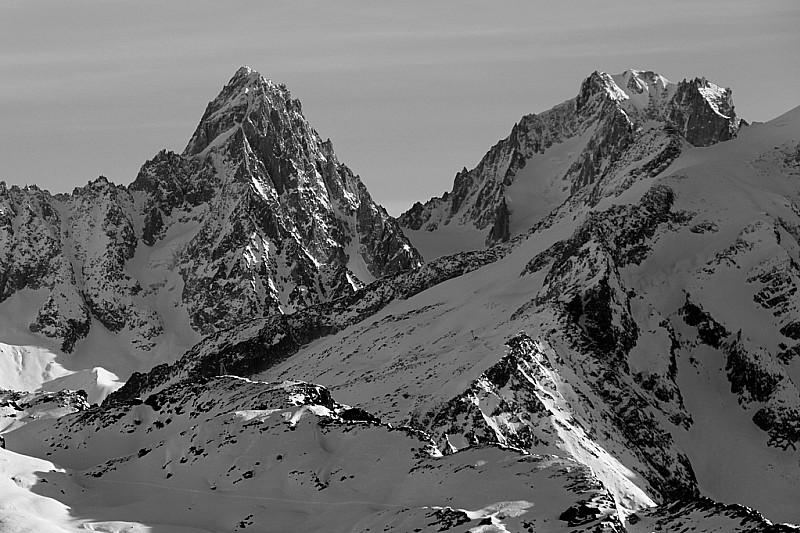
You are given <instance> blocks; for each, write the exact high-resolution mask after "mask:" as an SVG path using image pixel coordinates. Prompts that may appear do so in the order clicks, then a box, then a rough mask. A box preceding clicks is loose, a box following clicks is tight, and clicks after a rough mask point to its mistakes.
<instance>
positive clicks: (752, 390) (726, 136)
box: [0, 68, 800, 533]
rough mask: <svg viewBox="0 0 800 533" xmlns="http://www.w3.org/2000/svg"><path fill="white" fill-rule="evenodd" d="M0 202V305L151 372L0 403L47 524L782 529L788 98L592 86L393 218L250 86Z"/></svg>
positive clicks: (307, 130) (706, 87) (278, 100)
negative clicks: (173, 134) (765, 103)
mask: <svg viewBox="0 0 800 533" xmlns="http://www.w3.org/2000/svg"><path fill="white" fill-rule="evenodd" d="M1 192H2V196H1V198H2V201H3V202H5V203H4V204H3V206H2V209H3V211H2V212H3V215H4V217H5V218H3V220H2V222H3V226H2V231H3V233H2V234H0V236H1V237H2V239H3V240H2V241H1V242H2V244H3V247H2V250H3V254H4V255H2V257H0V260H2V263H0V266H2V273H3V274H2V275H3V278H2V292H1V293H0V297H2V299H3V301H2V302H0V311H2V310H3V309H12V308H13V309H18V308H23V307H24V304H25V303H26V302H33V303H34V304H35V307H36V310H35V313H34V314H35V320H32V322H31V324H30V330H31V331H32V332H34V334H36V335H39V336H43V337H42V338H53V339H55V340H57V341H58V342H60V343H61V347H62V349H63V351H64V352H69V351H74V355H73V356H67V355H62V356H61V357H62V359H66V358H68V357H75V359H79V357H78V355H79V354H80V350H81V349H83V350H85V349H87V347H89V346H92V344H91V343H90V338H91V336H92V335H97V334H98V331H103V332H106V333H108V335H111V336H116V337H114V338H117V337H119V338H124V339H126V342H129V343H130V345H131V346H133V347H134V348H135V350H137V351H138V353H144V354H151V355H150V356H149V358H147V359H146V361H147V362H148V363H150V365H149V367H148V369H147V371H137V372H132V373H130V375H129V376H127V375H126V376H125V377H126V378H127V382H126V383H125V384H124V385H123V386H121V387H120V388H118V389H117V390H116V391H114V392H112V393H110V394H109V395H108V397H107V398H106V399H105V401H104V402H103V403H102V404H101V405H92V406H89V405H88V404H87V402H86V396H85V395H80V394H79V395H78V396H75V394H72V393H60V395H59V394H55V393H52V392H48V393H43V392H41V391H40V392H30V393H22V392H8V393H5V396H2V401H3V402H4V403H3V404H0V421H3V424H4V426H3V427H6V428H7V430H6V433H5V437H6V443H7V445H8V447H9V448H10V449H11V450H13V451H14V452H18V453H21V454H25V455H27V456H31V461H33V459H32V457H35V458H38V459H36V461H40V460H45V458H46V460H47V461H50V460H52V461H54V462H55V464H57V465H60V466H62V467H64V468H65V470H59V469H58V468H56V466H54V465H51V466H48V464H49V463H41V462H36V463H31V466H30V467H26V468H29V469H30V470H31V471H32V472H33V471H35V472H37V474H36V475H37V476H39V478H37V479H39V481H37V482H35V483H34V482H30V483H32V485H31V486H32V487H34V489H35V491H34V492H35V494H36V495H37V497H39V495H40V494H44V495H46V496H47V497H48V498H52V499H53V500H54V501H57V502H59V505H63V506H64V507H65V508H67V509H68V510H69V515H70V516H72V517H75V518H73V519H72V521H71V522H69V526H63V525H62V523H61V522H59V527H63V528H65V529H66V530H69V531H72V530H73V529H69V528H70V527H73V526H74V528H75V529H74V530H76V531H77V530H79V529H78V528H79V527H83V528H84V529H92V530H95V531H145V529H136V528H144V526H143V525H142V524H148V526H147V527H152V528H153V530H155V531H162V530H163V531H165V532H167V531H172V530H173V529H170V528H173V527H180V528H181V531H184V530H185V531H197V532H202V531H207V530H209V529H211V530H214V531H246V530H249V528H253V530H258V531H261V530H275V531H286V530H292V531H309V532H310V531H326V532H329V531H337V532H339V531H341V532H355V531H368V530H370V531H378V530H380V531H397V532H406V531H451V532H462V533H465V532H468V531H469V532H476V531H485V532H489V531H527V532H532V531H537V532H555V531H565V532H566V531H570V532H587V533H588V532H600V531H602V532H607V533H623V532H629V533H639V532H650V531H659V530H664V531H684V530H685V531H689V530H691V531H697V532H708V533H711V532H715V531H716V532H718V531H730V532H739V533H744V532H752V533H755V532H763V531H767V532H779V533H783V532H797V531H800V527H797V526H793V525H790V524H789V523H798V524H800V513H798V509H800V500H798V496H797V495H798V491H797V487H800V469H798V467H797V465H798V460H800V452H798V450H797V448H798V446H800V423H798V420H800V392H798V390H799V388H798V385H800V370H799V369H800V366H799V365H800V305H798V298H797V294H798V289H800V267H798V265H800V108H796V109H794V110H792V111H789V112H788V113H786V114H785V115H782V116H781V117H778V118H776V119H774V120H772V121H770V122H767V123H764V124H752V125H747V123H745V122H744V121H742V120H740V119H739V118H738V117H737V115H736V113H735V111H734V105H733V100H732V96H731V91H730V89H724V88H721V87H719V86H717V85H715V84H713V83H711V82H710V81H708V80H706V79H705V78H695V79H692V80H685V81H683V82H680V83H677V84H673V83H671V82H669V81H668V80H667V79H665V78H664V77H662V76H660V75H658V74H656V73H654V72H651V71H639V70H628V71H626V72H624V73H622V74H619V75H608V74H606V73H602V72H595V73H592V74H591V75H590V76H589V77H588V78H586V79H585V80H584V81H583V83H582V84H581V86H580V88H579V91H578V94H577V95H576V96H575V97H574V98H572V99H569V100H567V101H566V102H564V103H562V104H560V105H558V106H555V107H554V108H553V109H550V110H548V111H544V112H542V113H540V114H537V115H526V116H525V117H523V118H522V119H521V120H520V121H519V122H518V123H517V124H515V125H514V126H513V128H512V130H511V134H510V135H509V136H508V137H507V138H506V139H504V140H501V141H500V142H499V143H497V144H496V145H495V146H493V147H492V148H491V149H490V150H489V151H488V152H487V154H486V155H485V156H484V158H483V159H482V160H481V162H480V163H479V164H478V166H477V167H476V168H474V169H472V170H467V169H464V170H462V171H461V172H459V173H458V174H457V175H456V178H455V182H454V185H453V189H452V191H449V192H447V193H445V194H444V195H443V196H442V197H439V198H432V199H430V200H428V201H426V202H424V203H422V202H420V203H417V204H415V205H414V206H413V207H412V208H411V209H410V210H409V211H408V212H406V213H404V214H403V215H402V216H401V217H399V219H398V220H394V219H393V218H392V217H390V216H388V215H387V214H386V212H385V211H384V210H383V209H382V208H381V207H380V206H378V205H376V204H375V203H374V202H373V201H372V200H371V199H370V196H369V194H368V193H367V191H366V189H365V187H364V185H363V184H362V183H361V181H360V179H359V178H358V177H357V176H355V175H353V173H352V172H351V171H350V170H349V169H348V168H347V167H346V166H344V165H342V164H341V163H339V162H338V160H337V159H336V157H335V155H334V153H333V148H332V145H331V143H330V141H325V142H323V141H322V140H321V139H320V138H319V136H318V135H317V134H316V133H315V132H314V130H313V129H311V127H310V126H309V125H308V123H307V122H306V120H305V119H304V118H303V115H302V112H301V107H300V103H299V102H297V101H296V100H292V99H291V97H290V95H289V93H288V91H287V90H286V88H285V87H283V86H281V85H276V84H273V83H272V82H270V81H268V80H266V79H264V78H263V77H261V76H260V75H259V74H258V73H256V72H253V71H251V70H250V69H248V68H242V69H240V70H239V71H238V72H237V73H236V74H235V76H234V77H233V78H232V79H231V81H230V82H229V83H228V85H226V86H225V88H224V89H223V90H222V92H221V93H220V95H219V96H218V97H217V98H216V99H215V100H213V101H212V102H211V103H210V104H209V105H208V107H207V109H206V111H205V113H204V115H203V118H202V120H201V121H200V124H199V125H198V127H197V129H196V131H195V132H194V134H193V135H192V138H191V140H190V141H189V143H188V145H187V147H186V149H185V150H184V152H183V153H182V154H175V153H171V152H161V153H159V154H158V155H157V156H156V157H155V158H154V159H153V160H151V161H148V162H147V163H145V165H144V166H143V167H142V170H141V171H140V173H139V175H138V177H137V178H136V180H135V181H134V182H133V183H132V184H131V185H130V186H127V187H121V186H115V185H112V184H110V183H108V182H107V181H106V180H105V179H103V178H101V179H99V180H96V181H95V182H93V183H90V184H89V185H87V186H86V187H84V188H83V189H76V191H75V192H74V193H73V194H71V195H56V196H51V195H49V194H48V193H46V192H44V191H40V190H39V189H36V188H35V187H28V188H26V189H19V188H16V187H12V188H11V189H7V188H3V189H2V191H1ZM445 251H448V252H453V253H445ZM423 258H424V260H423ZM4 306H5V307H4ZM13 306H16V307H13ZM181 327H182V328H184V329H187V328H188V329H190V330H191V333H192V335H194V337H191V338H195V339H197V340H198V341H199V342H196V343H194V345H193V346H191V347H189V346H187V348H189V349H187V350H182V351H181V352H180V353H175V354H172V355H171V356H169V357H166V356H164V353H165V352H164V350H166V349H167V348H170V347H174V346H177V345H178V344H176V341H175V338H177V337H176V333H175V331H179V330H180V328H181ZM185 333H186V332H185V331H184V334H185ZM165 346H166V347H167V348H165ZM15 353H16V352H15ZM150 367H152V368H150ZM37 395H38V396H37ZM5 452H6V450H0V454H3V453H5ZM8 453H11V452H8ZM3 464H5V463H0V470H2V469H3V468H5V467H3V466H2V465H3ZM26 464H27V463H26ZM12 474H13V479H23V480H27V479H32V478H30V476H31V475H32V474H29V475H28V476H29V477H24V476H22V475H21V474H19V473H17V472H16V471H14V472H11V471H9V477H11V476H12ZM34 477H35V476H34ZM42 479H43V480H44V481H42ZM25 483H28V482H27V481H26V482H25ZM25 483H23V482H22V481H19V482H17V485H15V486H19V487H22V488H21V489H20V490H23V489H25V490H27V489H26V487H28V485H26V484H25ZM117 488H119V491H117ZM15 490H16V489H15ZM32 490H33V489H32ZM15 494H17V493H15ZM25 494H28V493H25ZM15 497H17V496H15ZM18 497H19V498H22V496H18ZM25 497H27V496H25ZM19 501H22V500H19ZM25 501H27V500H25ZM32 501H33V500H32ZM35 502H38V500H36V501H35ZM35 502H34V503H35ZM34 503H31V504H30V505H34ZM36 505H39V504H38V503H36ZM165 506H168V507H169V512H165V511H164V510H163V509H164V507H165ZM101 507H104V508H105V510H104V511H103V512H102V513H99V514H98V509H99V508H101ZM183 509H186V510H187V511H186V512H184V511H183ZM64 512H65V513H66V511H64ZM0 518H2V510H0ZM125 528H129V529H125ZM159 528H162V529H159ZM184 528H185V529H184ZM54 530H55V529H54ZM62 530H63V529H59V531H62Z"/></svg>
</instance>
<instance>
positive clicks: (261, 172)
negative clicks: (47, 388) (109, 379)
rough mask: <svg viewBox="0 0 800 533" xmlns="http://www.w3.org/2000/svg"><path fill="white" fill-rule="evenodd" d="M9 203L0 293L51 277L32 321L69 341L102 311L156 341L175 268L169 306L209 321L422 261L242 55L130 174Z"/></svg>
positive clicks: (278, 308)
mask: <svg viewBox="0 0 800 533" xmlns="http://www.w3.org/2000/svg"><path fill="white" fill-rule="evenodd" d="M0 202H2V204H1V205H0V213H1V214H0V299H6V298H8V297H10V296H12V295H13V294H15V293H16V292H18V291H20V290H22V289H34V290H37V289H42V288H44V289H47V290H49V295H48V296H47V297H46V298H45V300H44V302H43V304H42V305H41V309H40V310H39V312H38V315H37V317H36V319H35V321H34V322H33V323H32V324H31V325H30V329H31V330H32V331H33V332H36V333H41V334H43V335H46V336H48V337H53V338H56V339H60V340H61V342H62V346H61V347H62V349H63V350H64V351H66V352H70V351H72V350H73V349H74V348H75V343H76V342H77V341H78V340H79V339H81V338H83V337H85V336H86V335H87V334H88V332H89V330H90V328H91V327H92V320H93V319H96V320H97V321H98V322H99V323H100V324H102V326H104V327H105V328H106V329H108V330H109V331H111V332H113V333H121V332H124V333H125V335H127V336H129V337H130V339H131V343H132V347H133V348H134V350H135V351H138V352H146V351H148V350H150V349H151V348H153V346H154V345H155V343H156V342H157V339H158V338H159V336H160V335H161V334H162V333H163V331H164V329H163V328H164V318H163V312H164V311H163V304H158V303H157V302H158V301H159V299H161V300H163V298H164V292H165V290H164V287H165V285H166V284H167V282H168V280H169V279H171V280H173V281H172V283H173V285H171V286H170V291H171V292H177V291H176V290H175V289H178V288H179V289H180V293H179V294H180V296H179V297H172V296H170V298H172V301H171V303H170V304H169V305H170V306H172V307H176V306H179V307H184V308H185V309H186V311H187V312H188V315H189V318H190V322H191V326H192V327H193V328H194V329H195V330H196V331H198V332H200V333H201V334H203V335H206V334H210V333H212V332H214V331H217V330H219V329H224V328H227V327H230V326H232V325H234V324H237V323H239V322H242V321H246V320H249V319H251V318H255V317H263V316H268V315H271V314H276V313H291V312H294V311H297V310H298V309H302V308H303V307H305V306H308V305H312V304H316V303H319V302H324V301H328V300H332V299H334V298H337V297H340V296H342V295H345V294H350V293H352V292H353V291H355V290H357V289H358V288H359V287H362V286H363V285H364V284H366V283H369V282H372V281H373V280H375V279H376V278H380V277H382V276H387V275H392V274H396V273H398V272H402V271H404V270H408V269H413V268H416V267H418V266H419V264H420V258H419V255H418V254H417V252H416V251H415V250H414V249H413V248H412V247H411V246H410V244H409V242H408V241H407V240H406V238H405V237H404V236H403V234H402V231H401V230H400V228H399V227H398V226H397V224H396V222H395V221H394V219H392V218H391V217H390V216H389V215H388V214H387V213H386V211H385V210H384V209H383V208H382V207H380V206H379V205H377V204H375V203H374V202H373V201H372V198H371V197H370V195H369V193H368V192H367V190H366V188H365V187H364V185H363V183H361V180H360V179H359V178H358V177H357V176H355V175H354V174H353V173H352V172H351V171H350V169H348V168H347V167H346V166H345V165H343V164H341V163H340V162H339V161H338V159H337V158H336V155H335V154H334V152H333V146H332V144H331V142H330V141H325V142H323V141H322V140H321V139H320V137H319V135H317V133H316V132H315V131H314V130H313V129H312V128H311V126H310V125H309V124H308V122H307V121H306V120H305V118H304V117H303V115H302V111H301V107H300V103H299V102H298V101H297V100H293V99H292V98H291V96H290V94H289V91H288V90H287V89H286V88H285V87H284V86H282V85H275V84H273V83H272V82H270V81H268V80H266V79H264V78H263V77H262V76H261V75H260V74H258V73H257V72H253V71H251V70H250V69H248V68H246V67H243V68H242V69H240V70H239V71H238V72H237V73H236V75H235V76H234V77H233V78H232V79H231V81H230V82H229V83H228V84H227V85H226V86H225V88H224V89H223V90H222V92H221V93H220V95H219V96H218V97H217V98H216V99H215V100H214V101H212V102H211V103H210V104H209V105H208V108H207V109H206V112H205V114H204V116H203V119H202V120H201V121H200V124H199V125H198V127H197V130H196V131H195V133H194V135H193V136H192V138H191V140H190V141H189V143H188V145H187V147H186V150H185V151H184V153H183V154H180V155H179V154H175V153H172V152H166V151H163V152H161V153H159V154H158V155H157V156H156V157H155V158H154V159H153V160H151V161H148V162H147V163H145V164H144V165H143V166H142V169H141V171H140V173H139V175H138V177H137V178H136V180H135V181H134V182H133V183H132V184H131V185H130V186H129V187H122V186H116V185H113V184H111V183H109V182H108V180H106V179H105V178H103V177H101V178H99V179H98V180H96V181H94V182H92V183H89V184H88V185H87V186H86V187H84V188H82V189H76V190H75V191H74V192H73V193H72V194H71V195H57V196H55V197H53V196H51V195H50V194H49V193H47V192H46V191H41V190H39V189H37V188H35V187H28V188H26V189H19V188H17V187H12V188H11V189H7V188H6V187H5V186H3V187H2V188H0ZM134 256H136V257H137V258H140V259H137V260H136V261H134ZM148 258H149V260H148ZM132 265H134V266H132ZM142 265H143V266H142ZM173 273H177V274H179V276H180V278H179V279H180V281H179V282H178V284H176V282H175V278H174V276H173ZM171 276H172V277H171ZM154 278H155V279H156V281H155V282H154V281H153V279H154ZM159 279H160V281H158V280H159Z"/></svg>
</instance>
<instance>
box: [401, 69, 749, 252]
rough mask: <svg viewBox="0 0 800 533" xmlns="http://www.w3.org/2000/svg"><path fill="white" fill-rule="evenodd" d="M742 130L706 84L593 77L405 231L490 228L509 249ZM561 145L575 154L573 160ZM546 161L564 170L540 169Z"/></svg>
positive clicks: (404, 221)
mask: <svg viewBox="0 0 800 533" xmlns="http://www.w3.org/2000/svg"><path fill="white" fill-rule="evenodd" d="M654 122H655V123H657V124H658V125H659V126H658V127H656V126H654V124H653V123H654ZM738 128H739V119H738V118H737V117H736V114H735V112H734V108H733V100H732V97H731V91H730V89H722V88H720V87H718V86H716V85H714V84H713V83H711V82H709V81H707V80H706V79H705V78H697V79H694V80H690V81H686V80H684V81H682V82H680V83H678V84H677V85H676V84H673V83H670V82H669V81H668V80H666V79H665V78H663V77H662V76H659V75H658V74H656V73H654V72H651V71H637V70H629V71H625V72H624V73H623V74H620V75H617V76H610V75H608V74H606V73H604V72H594V73H592V75H590V76H589V77H588V78H586V79H585V80H584V81H583V83H582V84H581V88H580V91H579V92H578V95H577V96H576V97H575V98H573V99H571V100H567V101H566V102H564V103H563V104H560V105H558V106H556V107H554V108H552V109H550V110H548V111H545V112H544V113H541V114H539V115H526V116H524V117H522V119H521V120H520V121H519V123H517V124H515V125H514V127H513V128H512V130H511V134H510V135H509V136H508V137H507V138H506V139H504V140H502V141H500V142H498V143H497V144H496V145H495V146H494V147H492V148H491V149H490V150H489V152H487V154H486V156H484V158H483V160H481V162H480V163H479V164H478V166H477V167H475V168H474V169H472V170H469V171H468V170H467V169H464V170H462V171H461V172H459V173H458V174H457V175H456V178H455V181H454V183H453V190H452V192H450V193H445V195H444V196H442V197H441V198H432V199H431V200H429V201H428V202H426V203H425V204H421V203H418V204H415V205H414V206H413V207H412V208H411V209H410V210H409V211H407V212H406V213H404V214H403V215H401V217H400V218H399V221H400V225H401V226H403V227H405V228H409V229H412V230H426V231H436V230H439V229H442V228H443V227H444V226H447V225H450V224H456V225H464V226H468V227H474V228H477V229H480V230H484V229H486V228H487V227H489V228H490V230H489V231H488V235H487V244H489V243H492V242H497V241H500V240H505V239H507V236H506V233H505V232H504V231H500V228H503V227H510V228H511V229H512V233H517V232H519V231H524V230H527V229H528V227H529V226H530V224H531V222H532V221H533V222H535V221H538V220H541V219H542V218H544V217H545V216H547V215H548V213H550V211H552V210H553V209H555V208H557V207H558V206H559V205H560V204H561V203H562V202H563V201H565V200H567V199H568V198H569V199H570V201H572V202H576V201H581V202H585V203H587V204H590V205H594V204H595V203H596V202H597V201H599V199H600V198H601V197H602V196H604V195H607V194H609V193H610V194H615V195H616V194H619V193H621V192H622V191H623V190H625V189H626V188H628V187H630V185H631V184H632V183H633V182H635V181H636V180H637V179H642V178H643V177H649V176H653V175H656V174H658V173H660V172H662V171H663V170H665V169H666V168H667V167H668V166H669V164H670V163H671V162H672V161H673V160H674V159H675V158H676V157H677V156H678V155H679V154H680V147H681V142H689V143H690V144H692V145H694V146H709V145H712V144H715V143H717V142H721V141H725V140H728V139H731V138H733V137H734V136H735V135H736V132H737V131H738ZM558 145H563V146H567V145H569V146H570V150H569V152H567V153H562V152H561V151H559V148H558ZM554 146H555V148H554ZM549 154H554V155H552V156H550V155H549ZM548 157H550V158H551V160H558V161H563V162H565V163H563V164H558V165H552V164H549V166H548V164H544V165H543V164H542V161H545V160H546V159H547V158H548ZM526 168H527V169H528V170H526ZM519 190H526V191H528V193H527V194H531V191H533V193H532V194H533V196H531V199H532V200H535V202H534V203H535V204H536V206H535V207H533V208H531V206H529V205H526V204H524V203H520V197H519V192H518V191H519ZM559 191H561V192H559ZM567 192H568V194H565V193H567ZM576 196H578V197H580V198H576ZM542 199H544V201H543V200H542ZM515 219H516V220H518V221H520V224H522V225H521V226H520V225H517V224H515ZM506 220H509V221H510V222H506ZM522 221H524V223H522Z"/></svg>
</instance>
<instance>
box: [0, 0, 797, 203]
mask: <svg viewBox="0 0 800 533" xmlns="http://www.w3.org/2000/svg"><path fill="white" fill-rule="evenodd" d="M798 28H800V2H799V1H797V0H769V1H764V2H754V1H752V0H702V1H699V0H692V1H684V0H672V1H666V0H660V1H651V0H615V1H611V0H563V1H561V2H552V1H550V0H548V1H542V0H528V1H502V2H500V1H485V2H478V1H470V0H462V1H449V0H448V1H444V0H443V1H430V0H426V1H419V0H408V1H403V2H379V1H375V0H362V1H353V0H342V1H332V0H320V1H306V0H293V1H273V0H270V1H264V0H252V1H244V0H243V1H236V0H224V1H223V0H216V1H208V0H180V1H179V0H170V1H164V0H158V1H151V0H135V1H129V0H71V1H69V2H67V1H63V0H20V1H18V0H2V1H1V2H0V179H2V180H4V181H6V182H7V183H8V184H18V185H25V184H32V183H35V184H37V185H39V186H40V187H42V188H45V189H48V190H50V191H51V192H53V193H55V192H69V191H71V190H72V189H73V188H74V187H79V186H83V185H85V184H86V183H87V182H88V181H91V180H93V179H95V178H96V177H97V176H99V175H104V176H107V177H108V178H109V179H111V180H112V181H114V182H115V183H120V184H128V183H130V182H132V181H133V180H134V179H135V178H136V174H137V172H138V170H139V168H140V167H141V165H142V164H143V163H144V162H145V161H146V160H147V159H149V158H152V157H153V156H154V155H155V154H156V153H157V152H158V151H160V150H162V149H168V150H173V151H176V152H181V151H183V149H184V147H185V146H186V143H187V142H188V140H189V138H190V136H191V135H192V133H193V132H194V129H195V127H196V125H197V123H198V122H199V120H200V118H201V116H202V114H203V111H204V109H205V106H206V105H207V103H208V102H209V101H211V100H213V99H214V97H215V96H216V95H217V94H218V93H219V91H220V90H221V88H222V87H223V86H224V85H225V83H226V82H227V81H228V80H229V79H230V77H231V76H233V74H234V72H235V71H236V70H237V69H238V68H239V67H240V66H242V65H248V66H250V67H251V68H253V69H255V70H258V71H259V72H260V73H261V74H262V75H264V76H265V77H267V78H270V79H272V80H273V81H275V82H280V83H285V84H286V85H287V86H288V87H289V89H290V90H291V92H292V95H293V97H295V98H299V99H300V100H301V102H302V104H303V111H304V114H305V115H306V117H307V118H308V120H309V121H310V123H311V125H312V126H313V127H314V128H315V129H316V130H317V131H318V132H319V133H320V135H321V136H322V137H323V138H330V139H331V140H332V141H333V144H334V148H335V151H336V154H337V156H338V158H339V160H340V161H341V162H343V163H345V164H347V165H348V166H349V167H350V168H351V169H352V170H353V171H354V172H355V173H356V174H359V175H360V176H361V178H362V180H363V182H364V183H365V184H366V186H367V188H368V189H369V190H370V192H371V193H372V196H373V197H374V198H375V199H376V200H377V201H378V202H379V203H381V204H383V205H384V206H385V207H386V208H387V209H388V210H389V212H390V213H392V214H393V215H399V214H400V213H401V212H402V211H404V210H405V209H407V208H408V207H410V206H411V205H412V204H413V202H415V201H425V200H427V199H428V198H430V197H431V196H434V195H440V194H442V192H444V191H445V190H449V189H450V188H451V187H452V182H453V177H454V176H455V174H456V172H458V171H459V170H461V169H462V168H463V167H467V168H472V167H474V166H475V165H476V164H477V163H478V162H479V161H480V159H481V157H482V156H483V155H484V154H485V153H486V151H487V150H488V149H489V148H490V147H491V146H492V145H493V144H494V143H496V142H497V141H498V140H500V139H502V138H504V137H506V136H507V135H508V134H509V132H510V131H511V127H512V126H513V125H514V123H515V122H517V121H518V120H519V119H520V117H522V116H523V115H525V114H528V113H539V112H542V111H545V110H547V109H549V108H550V107H552V106H554V105H555V104H558V103H560V102H562V101H564V100H567V99H569V98H572V97H574V96H575V95H576V94H577V92H578V89H579V87H580V84H581V81H582V80H583V79H584V78H586V77H587V76H588V75H589V74H591V73H592V72H593V71H595V70H601V71H606V72H608V73H610V74H616V73H620V72H622V71H624V70H625V69H628V68H637V69H647V70H654V71H656V72H658V73H659V74H661V75H663V76H665V77H667V78H668V79H670V80H671V81H674V82H677V81H680V80H682V79H684V78H693V77H696V76H705V77H706V78H708V79H709V80H711V81H713V82H714V83H717V84H718V85H722V86H725V87H731V88H732V89H733V97H734V102H735V104H736V110H737V113H738V114H739V116H740V117H742V118H745V119H747V120H749V121H753V120H755V121H766V120H769V119H771V118H774V117H776V116H778V115H780V114H782V113H784V112H786V111H788V110H790V109H792V108H794V107H796V106H798V105H800V54H799V53H798V52H800V29H798Z"/></svg>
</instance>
